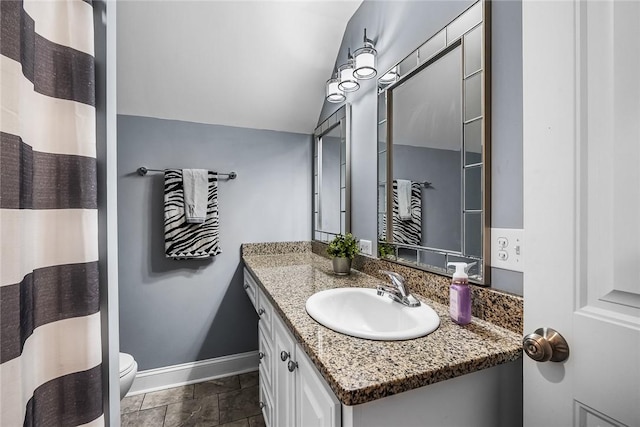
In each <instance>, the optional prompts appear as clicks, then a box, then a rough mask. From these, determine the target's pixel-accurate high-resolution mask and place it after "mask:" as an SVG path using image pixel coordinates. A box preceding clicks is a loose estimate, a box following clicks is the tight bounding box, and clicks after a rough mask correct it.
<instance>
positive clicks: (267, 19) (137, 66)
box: [117, 0, 361, 133]
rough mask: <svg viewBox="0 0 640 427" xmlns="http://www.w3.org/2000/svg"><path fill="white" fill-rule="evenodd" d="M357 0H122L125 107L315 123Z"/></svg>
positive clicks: (245, 123) (249, 124)
mask: <svg viewBox="0 0 640 427" xmlns="http://www.w3.org/2000/svg"><path fill="white" fill-rule="evenodd" d="M360 4H361V0H360V1H166V0H155V1H149V0H146V1H119V2H118V7H117V25H118V27H117V43H118V44H117V61H118V64H117V65H118V83H117V86H118V93H117V95H118V114H127V115H137V116H145V117H157V118H163V119H175V120H183V121H191V122H199V123H210V124H221V125H227V126H238V127H246V128H254V129H270V130H278V131H288V132H297V133H311V132H312V131H313V129H314V128H315V125H316V122H317V120H318V117H319V115H320V110H321V109H322V105H323V100H324V84H325V81H326V80H327V79H328V78H329V76H330V75H331V72H332V67H333V65H334V63H335V61H336V56H337V53H338V49H339V48H340V43H341V41H342V37H343V34H344V31H345V28H346V25H347V23H348V21H349V19H350V18H351V16H352V15H353V13H354V12H355V10H356V9H357V8H358V7H359V6H360Z"/></svg>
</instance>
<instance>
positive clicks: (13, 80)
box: [0, 0, 104, 427]
mask: <svg viewBox="0 0 640 427" xmlns="http://www.w3.org/2000/svg"><path fill="white" fill-rule="evenodd" d="M0 21H1V23H2V33H1V38H0V61H1V62H0V70H1V76H0V107H1V108H0V112H1V115H0V142H1V144H0V425H1V426H3V427H14V426H77V425H91V426H99V425H104V418H103V409H102V373H101V363H102V356H101V340H100V312H99V308H100V307H99V288H98V231H97V230H98V228H97V218H98V212H97V195H96V158H95V157H96V142H95V120H96V119H95V83H94V52H93V49H94V47H93V8H92V4H91V0H84V1H83V0H67V1H61V0H56V1H42V0H23V1H12V0H1V1H0Z"/></svg>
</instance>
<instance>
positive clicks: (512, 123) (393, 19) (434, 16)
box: [318, 1, 523, 294]
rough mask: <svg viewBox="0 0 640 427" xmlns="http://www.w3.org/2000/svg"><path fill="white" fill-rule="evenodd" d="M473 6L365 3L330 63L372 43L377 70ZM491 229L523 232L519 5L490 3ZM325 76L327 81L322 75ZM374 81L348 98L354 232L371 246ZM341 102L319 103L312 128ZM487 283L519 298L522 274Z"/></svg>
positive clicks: (502, 274)
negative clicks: (364, 37) (364, 35)
mask: <svg viewBox="0 0 640 427" xmlns="http://www.w3.org/2000/svg"><path fill="white" fill-rule="evenodd" d="M472 3H473V1H364V2H363V4H362V5H361V6H360V8H359V9H358V10H357V11H356V13H355V14H354V16H353V17H352V18H351V20H350V21H349V24H348V25H347V28H346V30H345V35H344V38H343V41H342V45H341V47H340V51H339V54H338V57H337V59H336V62H337V64H338V65H340V64H341V63H342V62H344V61H345V58H346V55H347V48H348V47H351V48H352V49H355V48H357V47H360V45H361V44H362V31H363V29H364V28H367V35H368V36H369V37H370V38H373V39H374V41H375V43H376V49H377V51H378V69H379V70H380V72H381V73H383V72H385V71H386V70H388V69H389V68H390V67H391V66H393V65H394V64H395V63H396V62H398V61H399V60H401V59H403V58H404V57H405V56H406V55H408V54H409V53H411V52H412V51H413V50H414V49H415V48H416V47H418V46H419V45H420V44H422V43H423V42H424V41H426V40H427V39H428V38H429V37H431V36H432V35H433V34H435V33H436V32H437V31H438V30H439V29H441V28H442V27H444V26H445V25H446V24H447V23H448V22H450V21H451V20H452V19H453V18H455V17H456V16H457V15H458V14H460V13H461V12H462V11H464V10H465V9H466V8H467V7H468V6H469V5H471V4H472ZM492 7H493V10H492V21H493V22H492V50H493V51H492V61H491V64H492V97H493V98H492V131H493V134H492V144H493V147H492V148H493V150H492V163H493V164H492V173H491V178H492V186H493V187H492V205H491V208H492V226H493V227H500V228H522V226H523V225H522V224H523V220H522V192H523V190H522V16H521V13H522V4H521V2H520V1H494V2H492ZM327 77H328V76H327ZM376 98H377V96H376V89H375V82H374V81H372V80H370V81H364V82H361V86H360V90H359V91H358V92H355V93H352V94H349V96H348V98H347V101H348V102H350V103H351V104H352V106H353V108H352V129H351V136H352V146H351V147H352V159H353V160H352V165H351V183H352V193H351V194H352V199H351V206H352V209H351V210H352V224H353V225H352V232H353V233H354V234H355V235H356V236H357V237H359V238H364V239H370V240H372V241H376V235H377V233H376V230H377V217H376V200H377V195H376V192H377V188H376V186H377V184H376V182H377V174H376V168H374V167H372V165H375V164H377V152H376V144H375V141H376V140H377V136H376V135H377V130H376V117H377V110H376V108H377V103H376V102H377V100H376ZM339 107H340V104H329V103H327V102H325V104H324V106H323V109H322V113H321V115H320V118H319V120H318V123H320V122H322V121H323V120H324V119H325V118H326V117H328V116H329V115H330V114H332V113H333V112H334V111H335V110H337V109H338V108H339ZM491 285H492V286H493V287H495V288H498V289H503V290H507V291H511V292H514V293H518V294H522V274H521V273H516V272H511V271H506V270H499V269H492V283H491Z"/></svg>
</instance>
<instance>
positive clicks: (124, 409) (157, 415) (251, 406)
mask: <svg viewBox="0 0 640 427" xmlns="http://www.w3.org/2000/svg"><path fill="white" fill-rule="evenodd" d="M120 405H121V409H120V413H121V416H120V421H121V424H122V427H178V426H180V427H187V426H189V427H191V426H193V427H209V426H220V427H264V419H263V418H262V412H261V411H260V408H259V406H258V372H257V371H255V372H249V373H247V374H242V375H234V376H231V377H226V378H219V379H216V380H211V381H205V382H201V383H197V384H191V385H188V386H183V387H174V388H169V389H166V390H160V391H155V392H152V393H146V394H139V395H137V396H130V397H125V398H124V399H122V401H121V403H120Z"/></svg>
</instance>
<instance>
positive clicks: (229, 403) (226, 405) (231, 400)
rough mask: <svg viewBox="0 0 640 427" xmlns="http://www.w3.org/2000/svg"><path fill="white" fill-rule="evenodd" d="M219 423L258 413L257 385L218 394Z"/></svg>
mask: <svg viewBox="0 0 640 427" xmlns="http://www.w3.org/2000/svg"><path fill="white" fill-rule="evenodd" d="M218 398H219V402H218V405H219V408H220V423H222V424H224V423H229V422H231V421H236V420H240V419H242V418H248V417H252V416H254V415H258V414H260V412H261V411H260V407H259V406H258V387H257V386H255V387H247V388H243V389H241V390H237V391H231V392H229V393H222V394H220V395H218Z"/></svg>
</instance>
